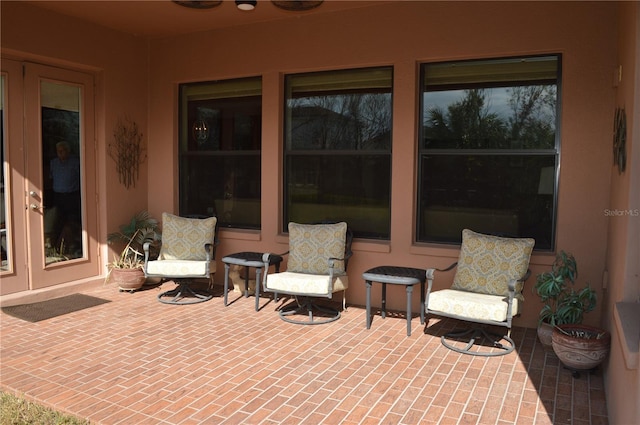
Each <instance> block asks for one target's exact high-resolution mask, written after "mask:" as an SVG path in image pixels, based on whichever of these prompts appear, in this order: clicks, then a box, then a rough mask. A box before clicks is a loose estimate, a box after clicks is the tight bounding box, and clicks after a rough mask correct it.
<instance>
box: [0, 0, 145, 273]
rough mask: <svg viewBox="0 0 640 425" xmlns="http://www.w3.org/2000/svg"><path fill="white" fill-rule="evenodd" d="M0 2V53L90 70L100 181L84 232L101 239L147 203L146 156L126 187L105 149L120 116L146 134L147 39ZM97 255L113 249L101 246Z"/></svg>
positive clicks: (35, 8) (107, 254) (104, 254)
mask: <svg viewBox="0 0 640 425" xmlns="http://www.w3.org/2000/svg"><path fill="white" fill-rule="evenodd" d="M1 7H2V9H1V10H2V15H3V16H2V37H1V40H2V54H3V55H11V56H13V57H15V58H17V59H18V60H26V61H33V62H38V63H42V64H46V65H52V66H60V67H64V68H69V69H76V70H81V71H85V72H88V73H91V74H93V75H94V81H95V83H96V90H95V94H96V108H95V115H96V117H95V118H96V121H95V124H96V144H97V151H98V160H97V163H96V164H95V167H96V168H97V175H98V186H99V187H98V199H97V200H95V201H94V200H91V202H97V205H98V208H99V216H100V219H99V226H98V228H99V234H97V235H89V237H92V238H97V239H98V240H99V241H101V242H105V241H106V235H107V233H108V232H112V231H115V230H117V229H118V226H119V225H120V224H123V223H126V222H128V221H129V219H130V218H131V215H132V214H133V213H134V212H136V211H139V210H141V209H145V208H146V206H147V195H146V194H147V192H148V184H147V166H148V162H145V163H143V164H142V167H141V169H140V178H139V180H138V181H137V183H136V187H135V188H131V189H129V190H127V189H126V188H125V187H124V186H123V185H121V184H119V183H118V174H117V171H116V167H115V163H114V162H113V160H112V159H111V158H110V157H109V156H108V155H107V147H108V145H109V144H110V143H112V142H113V130H114V126H115V124H116V122H117V121H118V119H119V118H121V117H124V116H128V117H130V118H131V119H133V120H135V121H136V122H137V123H138V125H139V127H140V128H142V129H143V133H144V134H145V136H146V134H147V131H146V128H147V126H148V124H147V100H148V95H147V88H148V87H147V72H148V66H147V64H148V62H147V61H148V58H147V53H146V52H147V41H146V40H144V39H141V38H138V37H134V36H132V35H128V34H123V33H120V32H117V31H112V30H109V29H107V28H102V27H98V26H95V25H92V24H90V23H88V22H83V21H81V20H78V19H75V18H72V17H69V16H64V15H59V14H55V13H52V12H50V11H47V10H44V9H41V8H37V7H33V6H31V5H29V4H25V3H22V2H13V1H12V2H2V4H1ZM102 256H103V257H104V258H111V256H112V254H111V253H109V252H108V251H107V250H106V249H104V250H103V252H102ZM105 263H106V261H105ZM103 269H104V268H103Z"/></svg>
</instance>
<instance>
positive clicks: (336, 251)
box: [287, 222, 347, 275]
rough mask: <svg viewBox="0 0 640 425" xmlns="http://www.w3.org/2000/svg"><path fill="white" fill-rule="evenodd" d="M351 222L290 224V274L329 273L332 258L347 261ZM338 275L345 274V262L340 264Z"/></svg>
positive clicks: (337, 266)
mask: <svg viewBox="0 0 640 425" xmlns="http://www.w3.org/2000/svg"><path fill="white" fill-rule="evenodd" d="M346 240H347V223H344V222H341V223H336V224H298V223H289V261H288V264H287V271H289V272H297V273H310V274H322V275H326V274H328V273H329V263H328V260H329V258H331V257H333V258H344V255H345V254H344V249H345V244H346ZM333 270H334V273H335V274H340V273H344V271H345V269H344V261H336V262H335V265H334V268H333Z"/></svg>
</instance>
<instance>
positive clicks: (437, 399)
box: [0, 283, 608, 425]
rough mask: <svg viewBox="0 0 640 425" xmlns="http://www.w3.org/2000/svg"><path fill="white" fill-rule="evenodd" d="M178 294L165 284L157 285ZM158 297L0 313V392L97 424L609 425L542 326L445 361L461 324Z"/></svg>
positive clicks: (599, 400) (594, 379)
mask: <svg viewBox="0 0 640 425" xmlns="http://www.w3.org/2000/svg"><path fill="white" fill-rule="evenodd" d="M171 287H173V284H172V283H165V284H164V285H162V289H167V288H171ZM159 291H160V288H158V287H152V288H148V289H145V290H142V291H138V292H136V293H133V294H130V293H124V292H118V290H117V289H116V288H114V287H111V286H104V287H100V288H97V289H93V290H89V291H87V292H85V293H86V294H88V295H92V296H96V297H100V298H104V299H108V300H110V301H111V302H109V303H106V304H102V305H99V306H96V307H92V308H88V309H85V310H81V311H77V312H74V313H69V314H66V315H63V316H58V317H56V318H52V319H48V320H44V321H41V322H37V323H30V322H26V321H23V320H20V319H16V318H14V317H11V316H9V315H7V314H5V313H2V315H1V317H0V319H1V321H0V325H1V333H0V338H1V353H0V361H1V364H0V383H1V387H2V389H3V390H5V391H8V392H11V393H16V394H20V395H24V396H25V397H27V398H28V399H31V400H35V401H37V402H39V403H42V404H44V405H47V406H50V407H53V408H55V409H58V410H60V411H64V412H67V413H71V414H74V415H77V416H80V417H82V418H87V419H89V420H90V421H91V422H92V423H96V424H108V425H111V424H136V425H142V424H154V425H156V424H180V425H186V424H296V425H297V424H313V425H315V424H576V425H579V424H607V423H608V420H607V412H606V403H605V394H604V386H603V379H602V375H601V374H602V372H601V371H600V370H597V371H595V373H592V374H581V376H580V377H579V378H573V377H572V376H571V373H570V372H569V371H568V370H566V369H564V368H562V366H561V365H560V364H559V362H558V360H557V358H556V357H555V355H553V354H552V353H545V352H544V350H543V349H542V347H541V345H540V344H539V342H538V341H537V337H536V332H535V329H525V328H517V327H516V328H514V329H513V332H512V337H513V339H514V340H515V342H516V345H517V350H516V351H514V352H513V353H511V354H509V355H506V356H500V357H489V358H487V357H477V356H469V355H464V354H459V353H456V352H454V351H451V350H449V349H447V348H445V347H444V346H442V345H441V343H440V338H439V336H440V335H441V334H443V333H445V332H446V331H449V330H451V329H453V328H454V327H456V326H460V324H461V323H460V322H455V321H453V320H443V321H439V320H437V319H431V320H430V321H429V327H428V328H425V326H423V325H420V319H419V318H418V317H414V318H413V320H412V326H413V332H412V335H411V336H410V337H407V336H406V321H405V318H404V315H402V314H391V315H390V316H388V317H387V318H386V319H381V318H380V316H379V315H377V316H375V317H374V319H373V323H372V327H371V329H370V330H367V329H366V327H365V311H364V309H363V308H360V307H355V306H351V307H349V308H348V310H347V311H345V312H343V314H342V318H341V319H340V320H338V321H336V322H333V323H330V324H326V325H320V326H300V325H294V324H289V323H286V322H284V321H282V320H280V318H279V317H278V314H277V313H276V312H275V311H274V310H275V308H277V307H279V306H280V305H281V304H282V301H280V302H278V303H276V302H274V301H273V300H269V299H268V298H263V299H262V300H261V301H262V302H261V305H262V309H261V310H260V311H259V312H256V311H254V299H253V298H248V299H245V298H238V294H235V293H231V298H230V299H231V300H234V299H235V302H233V303H232V304H231V305H230V306H228V307H224V306H223V303H222V297H221V294H220V292H221V291H220V288H218V287H216V291H217V294H216V297H215V298H214V299H212V300H211V301H208V302H205V303H201V304H194V305H188V306H173V305H166V304H162V303H160V302H158V301H157V299H156V296H157V294H158V293H159Z"/></svg>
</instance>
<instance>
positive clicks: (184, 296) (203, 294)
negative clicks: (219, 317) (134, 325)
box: [158, 280, 213, 305]
mask: <svg viewBox="0 0 640 425" xmlns="http://www.w3.org/2000/svg"><path fill="white" fill-rule="evenodd" d="M176 283H177V284H178V286H177V287H176V288H174V289H172V290H170V291H165V292H162V293H161V294H158V301H160V302H161V303H163V304H175V305H184V304H196V303H201V302H205V301H209V300H210V299H211V298H213V294H211V293H209V292H208V291H206V290H198V291H196V290H195V289H193V288H191V286H190V285H189V283H190V282H189V281H187V280H179V281H178V280H176Z"/></svg>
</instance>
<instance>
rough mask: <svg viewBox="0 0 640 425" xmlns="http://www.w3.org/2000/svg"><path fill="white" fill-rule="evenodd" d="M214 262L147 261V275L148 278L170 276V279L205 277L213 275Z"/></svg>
mask: <svg viewBox="0 0 640 425" xmlns="http://www.w3.org/2000/svg"><path fill="white" fill-rule="evenodd" d="M215 269H216V267H215V262H213V261H212V262H210V263H209V262H207V261H188V260H187V261H185V260H162V261H149V263H148V265H147V275H149V276H171V277H176V278H179V277H198V276H200V277H206V278H208V277H209V275H210V274H213V273H215V271H216V270H215Z"/></svg>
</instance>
